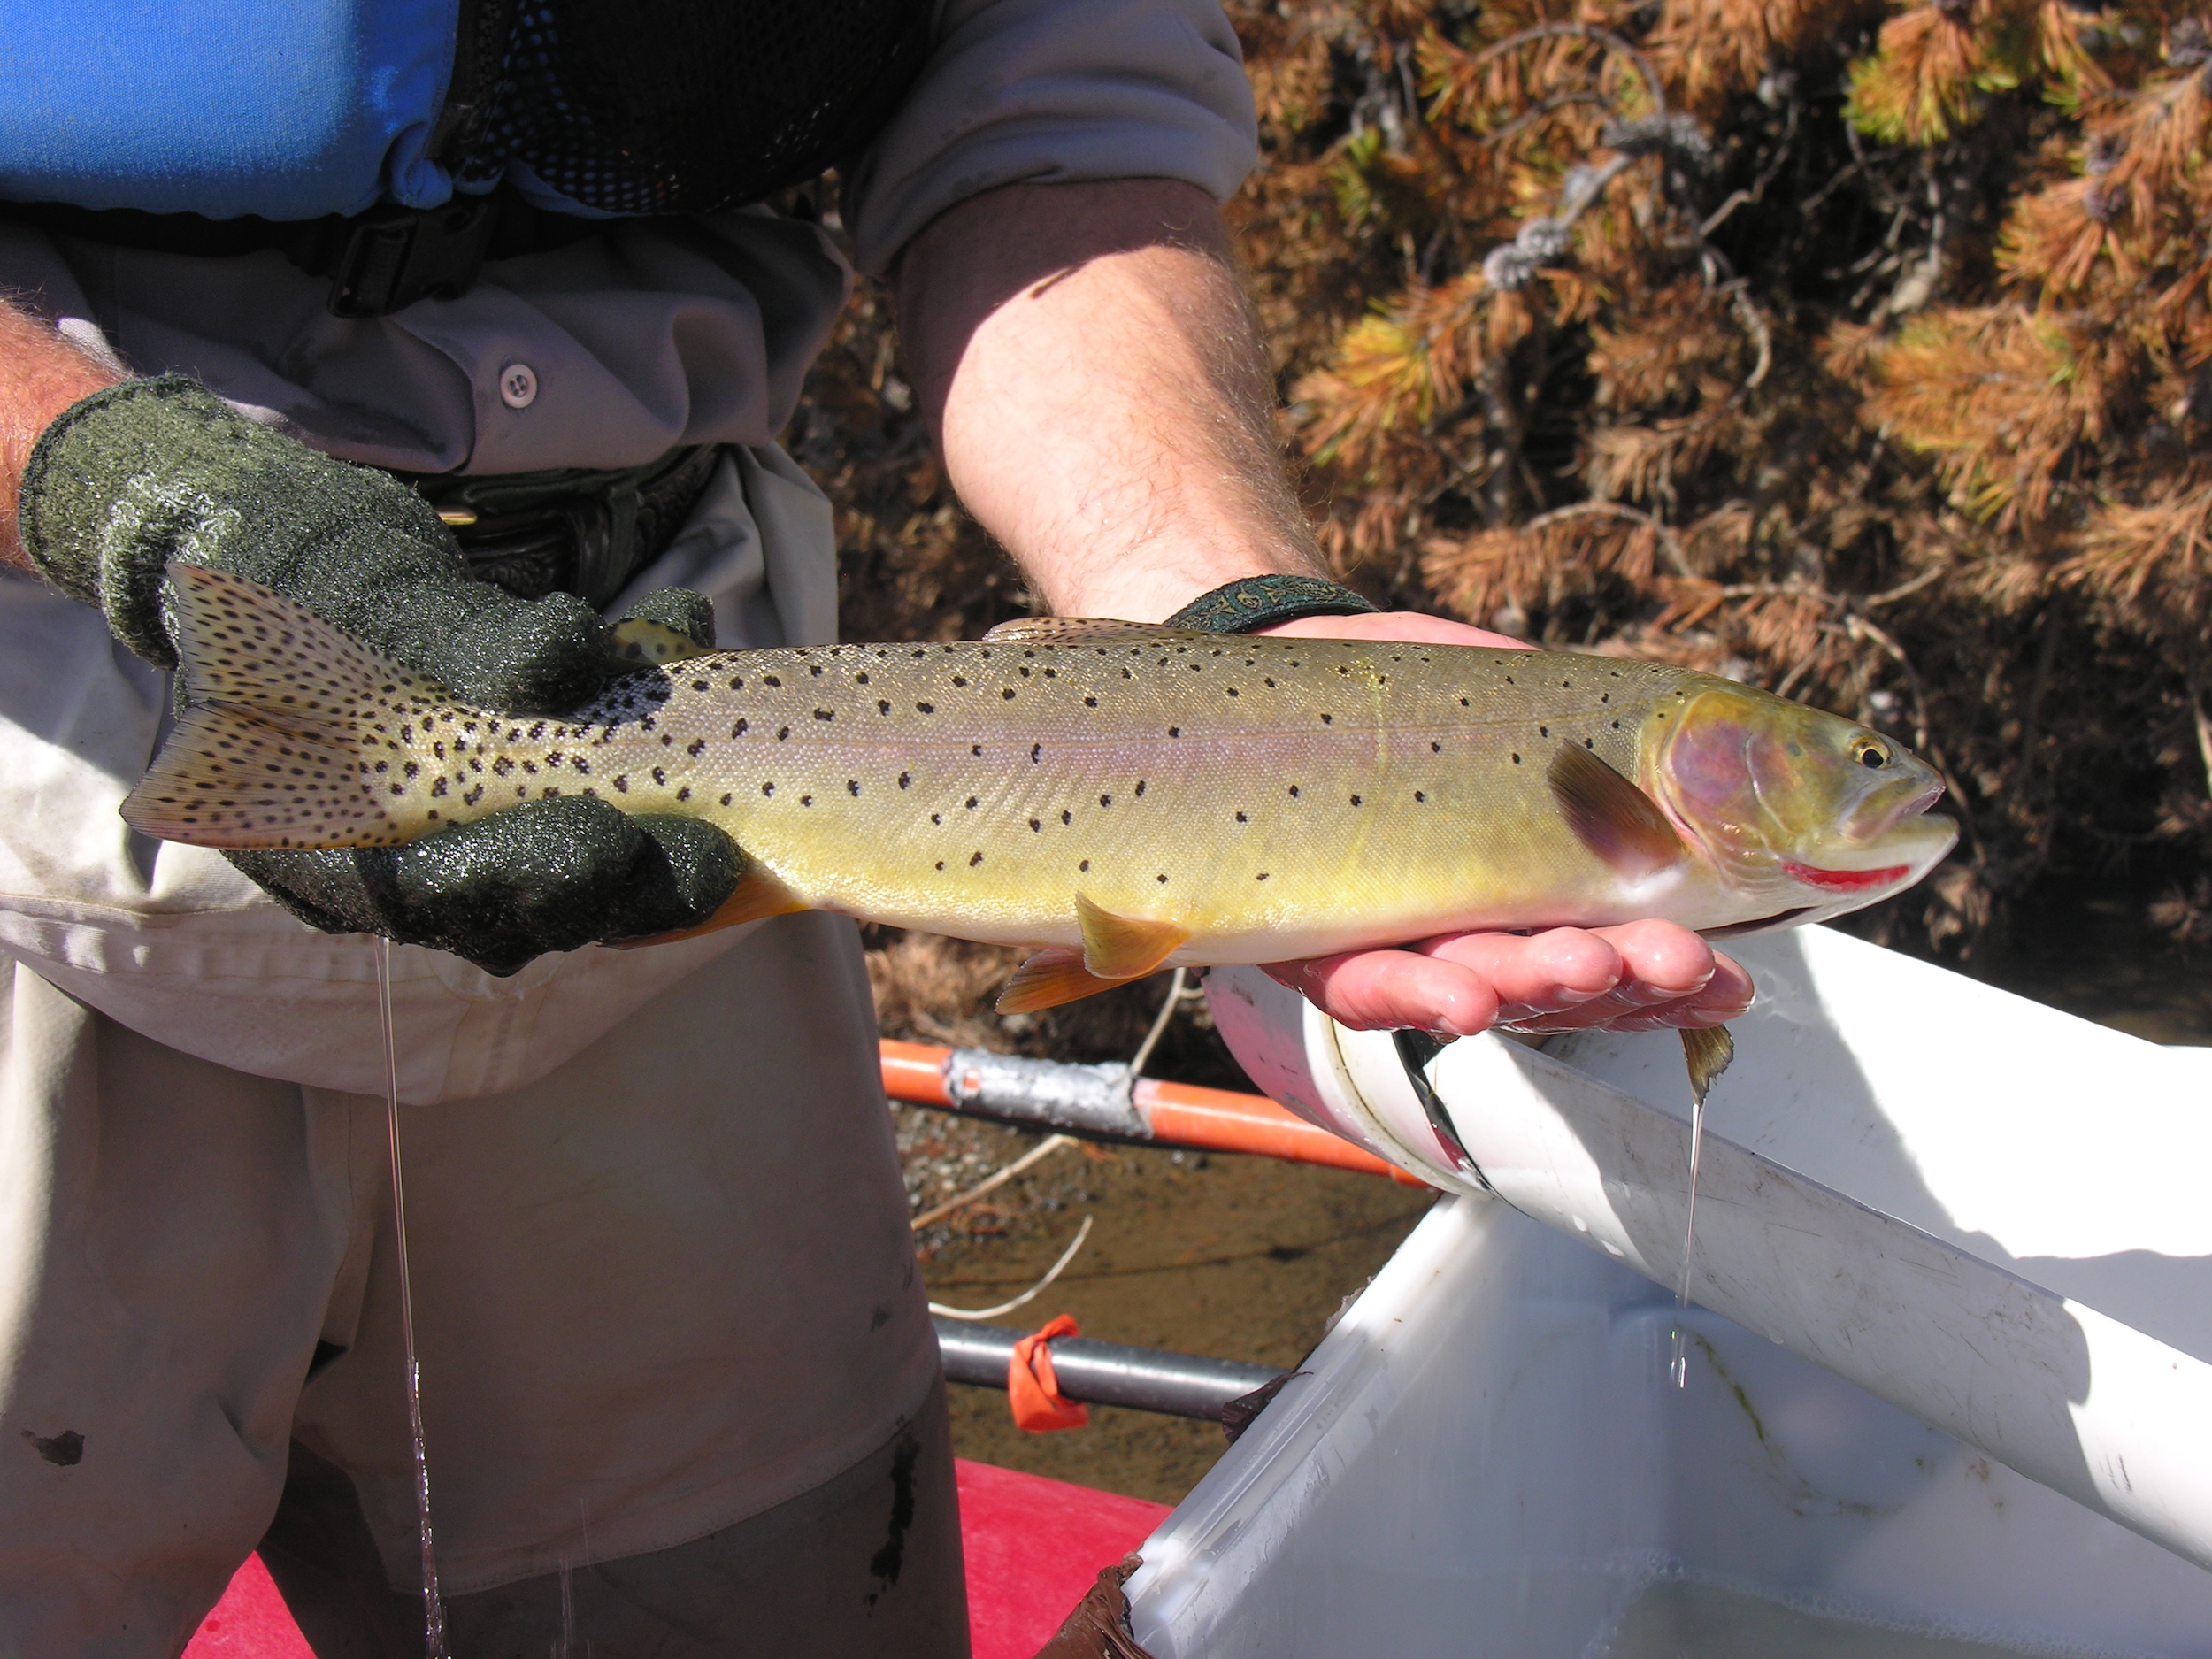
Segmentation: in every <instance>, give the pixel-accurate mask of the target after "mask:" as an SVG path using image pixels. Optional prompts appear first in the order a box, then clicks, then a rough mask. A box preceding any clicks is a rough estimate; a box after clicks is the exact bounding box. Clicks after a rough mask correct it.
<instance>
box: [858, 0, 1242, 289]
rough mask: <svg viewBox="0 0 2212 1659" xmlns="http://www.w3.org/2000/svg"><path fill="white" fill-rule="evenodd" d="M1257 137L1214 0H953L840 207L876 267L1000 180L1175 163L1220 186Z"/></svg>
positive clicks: (1179, 175) (1204, 185)
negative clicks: (933, 41) (925, 228)
mask: <svg viewBox="0 0 2212 1659" xmlns="http://www.w3.org/2000/svg"><path fill="white" fill-rule="evenodd" d="M1256 153H1257V139H1256V129H1255V122H1254V117H1253V111H1252V88H1251V85H1250V83H1249V82H1248V81H1246V79H1245V75H1244V62H1243V58H1242V55H1241V54H1240V51H1239V50H1238V47H1237V38H1236V35H1235V34H1234V32H1233V31H1232V30H1231V28H1230V27H1229V21H1228V19H1227V17H1226V16H1225V14H1224V13H1223V12H1222V9H1221V7H1220V5H1219V4H1218V3H1217V0H948V4H947V5H946V8H945V16H944V19H943V20H942V23H941V27H940V31H939V35H938V41H937V45H936V49H935V50H934V51H933V53H932V54H931V57H930V59H929V62H928V63H927V64H926V65H925V66H924V68H923V70H922V73H921V78H920V79H919V80H918V81H917V82H916V83H915V86H914V89H913V90H912V92H911V93H910V95H909V96H908V97H907V99H906V101H905V103H904V104H902V106H901V108H900V109H899V111H898V113H897V114H896V116H895V117H894V118H893V119H892V122H891V125H890V126H889V127H887V129H886V130H885V132H884V133H883V134H882V135H881V136H880V137H879V139H878V140H877V142H876V143H875V145H874V146H873V147H872V149H871V150H869V152H868V154H867V155H866V156H864V157H863V158H862V160H861V162H860V164H859V165H858V166H857V167H856V168H855V169H854V171H853V173H852V176H851V178H850V180H849V183H848V185H847V187H846V191H845V199H844V214H845V222H846V224H847V226H848V227H849V228H850V230H851V232H852V234H853V238H854V242H855V244H856V249H857V263H858V265H859V266H860V268H861V269H862V270H864V271H866V272H870V273H881V272H883V271H886V270H887V269H888V268H889V267H890V265H891V264H892V262H893V261H894V260H895V259H896V258H897V257H898V254H899V250H901V249H902V248H903V247H904V246H905V245H906V244H907V242H909V241H910V240H911V239H912V238H913V236H914V234H915V233H917V232H918V231H919V230H920V229H921V228H922V227H923V226H925V225H926V224H928V223H929V221H930V220H931V219H934V218H936V217H937V215H938V214H940V213H941V212H943V211H945V210H946V209H947V208H949V207H951V206H953V205H954V204H956V203H959V202H962V201H964V200H965V199H966V198H967V197H969V196H976V195H979V194H980V193H981V192H983V191H985V190H988V189H992V188H995V187H997V186H999V185H1002V184H1018V183H1033V184H1067V183H1076V182H1079V181H1083V180H1098V179H1146V178H1152V179H1179V180H1184V181H1186V182H1187V183H1190V184H1194V185H1196V186H1197V187H1198V188H1201V189H1202V190H1206V191H1208V192H1210V194H1211V195H1212V196H1214V197H1215V198H1216V199H1217V200H1223V201H1225V200H1226V199H1227V198H1228V197H1229V196H1231V195H1232V194H1233V192H1234V191H1235V189H1236V188H1237V186H1238V184H1239V183H1240V182H1241V181H1242V180H1243V178H1244V175H1245V173H1247V172H1248V170H1249V169H1250V168H1251V165H1252V163H1253V160H1254V158H1255V157H1256Z"/></svg>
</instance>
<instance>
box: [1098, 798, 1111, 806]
mask: <svg viewBox="0 0 2212 1659" xmlns="http://www.w3.org/2000/svg"><path fill="white" fill-rule="evenodd" d="M1098 803H1099V805H1101V806H1111V805H1113V803H1114V797H1113V796H1111V795H1101V796H1099V797H1098Z"/></svg>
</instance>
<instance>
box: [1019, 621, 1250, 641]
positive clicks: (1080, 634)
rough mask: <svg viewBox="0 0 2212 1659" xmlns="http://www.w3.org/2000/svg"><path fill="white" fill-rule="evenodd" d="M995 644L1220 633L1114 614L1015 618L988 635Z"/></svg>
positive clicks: (1207, 637)
mask: <svg viewBox="0 0 2212 1659" xmlns="http://www.w3.org/2000/svg"><path fill="white" fill-rule="evenodd" d="M983 637H984V639H985V640H986V641H988V642H989V643H991V644H993V645H1004V644H1008V643H1012V644H1019V645H1037V644H1045V645H1073V644H1078V643H1087V642H1088V641H1093V640H1118V639H1135V638H1143V639H1148V640H1207V641H1216V642H1218V641H1219V639H1220V635H1218V634H1203V633H1201V632H1200V631H1199V630H1197V629H1196V628H1164V627H1162V626H1160V625H1159V624H1158V623H1156V622H1121V621H1117V620H1116V619H1115V618H1112V617H1016V618H1014V619H1013V620H1012V621H1011V622H1002V623H1000V624H999V625H998V626H996V627H995V628H993V629H992V630H991V631H990V632H989V633H987V634H985V635H984V636H983Z"/></svg>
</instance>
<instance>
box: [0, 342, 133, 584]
mask: <svg viewBox="0 0 2212 1659" xmlns="http://www.w3.org/2000/svg"><path fill="white" fill-rule="evenodd" d="M120 378H121V377H120V376H119V375H118V374H117V373H115V371H114V370H113V369H111V368H110V367H108V366H106V365H104V364H101V363H98V362H96V361H95V360H94V359H93V358H91V357H88V356H87V355H86V354H85V353H83V352H82V351H80V350H79V349H77V348H76V347H75V346H73V345H72V344H71V343H70V342H68V341H67V340H65V339H64V338H63V337H62V336H61V335H60V334H58V333H56V332H55V330H54V328H53V326H52V325H51V324H50V323H47V322H46V321H44V320H43V319H41V318H38V317H35V316H33V315H32V314H31V313H30V312H28V311H23V310H21V309H20V308H19V307H17V306H14V305H11V304H9V303H7V302H6V301H4V300H0V565H12V566H13V567H14V568H16V569H18V570H27V569H28V568H30V561H29V560H28V559H27V557H25V555H24V552H23V549H22V547H21V545H20V544H19V541H17V539H16V534H15V503H16V494H17V491H18V490H19V488H21V487H22V483H23V467H24V464H25V463H26V462H27V461H28V460H29V459H30V457H31V446H32V445H33V444H35V443H36V442H38V435H39V434H41V433H42V432H43V431H45V430H46V428H47V427H48V426H50V424H52V421H53V419H54V417H55V416H57V415H58V414H60V413H61V412H62V411H63V410H65V409H67V408H68V407H69V406H70V405H71V404H72V403H76V402H77V401H78V400H79V399H80V398H83V397H88V396H91V395H92V394H93V393H94V392H96V391H98V390H99V389H100V388H102V387H103V386H109V385H112V384H113V383H114V382H115V381H116V380H119V379H120Z"/></svg>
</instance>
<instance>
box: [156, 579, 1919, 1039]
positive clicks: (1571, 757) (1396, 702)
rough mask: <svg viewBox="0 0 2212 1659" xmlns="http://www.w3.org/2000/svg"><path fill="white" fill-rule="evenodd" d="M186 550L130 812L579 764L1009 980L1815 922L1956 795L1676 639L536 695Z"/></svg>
mask: <svg viewBox="0 0 2212 1659" xmlns="http://www.w3.org/2000/svg"><path fill="white" fill-rule="evenodd" d="M171 573H172V575H173V578H174V580H175V583H176V588H177V591H178V596H179V600H180V646H181V656H182V657H183V660H184V664H185V667H184V672H185V675H186V687H187V693H188V699H189V704H190V706H189V708H188V711H187V712H186V714H185V715H184V716H183V718H181V720H180V722H179V724H178V726H177V728H176V730H175V732H174V733H173V735H172V736H171V737H170V739H169V741H168V743H167V744H166V746H165V748H164V749H163V750H162V752H161V754H160V756H159V757H158V758H157V761H156V762H155V764H154V765H153V767H152V768H151V769H150V771H149V772H148V773H147V775H146V778H145V780H143V781H142V783H141V784H140V785H139V787H137V789H136V790H135V791H134V792H133V794H132V795H131V796H130V798H129V800H128V801H127V803H125V805H124V808H123V815H124V817H125V818H127V819H128V820H129V822H130V823H131V824H132V825H133V826H135V827H137V828H139V829H141V830H144V831H146V832H148V833H151V834H155V835H158V836H163V837H165V838H166V839H168V840H171V841H188V842H193V843H196V844H197V845H200V846H205V847H223V848H311V847H373V846H381V845H391V844H395V843H398V842H403V841H413V840H415V839H417V838H419V837H420V836H424V835H428V834H434V833H437V832H438V831H440V830H441V829H443V828H445V827H447V826H450V825H454V824H458V823H464V822H466V821H468V820H470V819H472V818H482V817H484V816H485V815H487V814H488V813H492V812H495V811H497V810H500V809H501V808H503V807H507V806H512V805H515V804H517V803H520V802H525V801H535V800H541V799H544V798H546V797H548V796H551V795H563V794H570V795H576V794H580V795H596V796H598V797H599V798H601V799H603V800H605V801H609V802H611V803H614V804H616V805H617V806H619V807H622V808H624V809H625V810H630V811H634V812H641V813H643V812H652V813H684V814H691V815H695V816H697V817H700V818H706V819H709V820H710V821H711V822H713V823H715V824H717V825H718V826H721V827H722V828H723V829H724V830H726V831H727V832H728V833H729V834H730V836H731V837H732V838H733V840H734V841H736V842H737V843H738V845H739V846H740V847H741V848H742V849H743V850H744V853H745V855H746V859H747V867H746V872H745V875H744V877H743V879H742V880H741V883H740V885H739V887H738V890H737V892H736V893H735V894H734V895H733V897H732V898H731V900H730V902H728V904H726V906H725V907H724V908H723V910H722V911H721V912H720V913H719V914H718V917H717V918H716V920H717V922H718V923H734V922H740V921H744V920H749V919H752V918H758V917H763V916H770V915H776V914H780V913H782V912H786V911H789V910H802V909H809V908H813V909H821V910H838V911H842V912H844V913H845V914H847V915H850V916H856V917H859V918H864V919H865V920H869V921H875V922H884V923H889V924H892V925H895V926H901V927H914V928H921V929H924V930H926V931H928V932H932V933H949V934H952V935H955V936H956V937H959V938H963V939H972V940H979V941H984V942H987V943H993V944H1007V945H1025V946H1030V947H1034V948H1037V949H1039V952H1040V954H1039V955H1037V956H1034V957H1033V958H1032V959H1031V960H1030V961H1029V962H1027V963H1026V964H1024V966H1023V967H1022V968H1021V969H1020V970H1019V972H1018V973H1017V974H1016V975H1015V977H1014V979H1012V980H1011V981H1010V983H1009V985H1008V987H1007V989H1006V993H1005V995H1004V996H1003V997H1002V999H1001V1002H1000V1007H1001V1009H1002V1010H1005V1011H1009V1012H1015V1011H1021V1010H1031V1009H1039V1008H1048V1007H1051V1006H1053V1005H1055V1004H1056V1003H1060V1002H1069V1001H1071V1000H1073V999H1074V998H1076V997H1079V996H1084V995H1089V994H1090V993H1091V992H1094V991H1097V990H1101V989H1103V988H1105V987H1108V986H1110V985H1114V984H1118V983H1121V982H1123V981H1125V980H1128V979H1134V978H1137V977H1139V976H1141V975H1144V974H1148V973H1150V972H1154V971H1155V970H1156V969H1158V968H1161V967H1163V966H1167V965H1172V964H1211V963H1254V962H1274V961H1279V960H1284V959H1286V958H1294V957H1304V956H1323V955H1327V954H1330V953H1333V952H1336V951H1341V950H1348V949H1355V948H1358V947H1363V946H1375V945H1389V944H1398V943H1402V942H1405V941H1409V940H1415V939H1420V938H1425V937H1428V936H1431V935H1433V934H1437V933H1449V932H1456V931H1459V930H1462V929H1469V928H1536V927H1547V926H1561V925H1566V924H1574V925H1578V926H1602V925H1605V924H1608V923H1616V922H1626V921H1632V920H1635V919H1638V918H1647V917H1653V918H1665V919H1669V920H1672V921H1676V922H1679V923H1681V924H1683V925H1685V926H1689V927H1693V928H1696V929H1699V930H1701V932H1704V933H1708V934H1712V935H1721V934H1727V933H1745V932H1750V931H1753V930H1755V929H1757V928H1761V927H1772V926H1786V925H1789V924H1792V923H1798V922H1808V921H1816V920H1819V919H1822V918H1827V917H1832V916H1836V915H1839V914H1841V913H1842V912H1844V911H1847V910H1856V909H1858V908H1859V907H1860V906H1862V905H1864V904H1867V903H1870V902H1873V901H1874V900H1876V899H1878V898H1881V897H1883V896H1885V895H1887V894H1890V893H1893V892H1895V891H1897V890H1898V889H1899V888H1901V887H1905V886H1907V885H1909V883H1911V882H1913V881H1916V880H1917V879H1919V878H1920V877H1921V876H1923V875H1924V874H1925V873H1926V872H1927V871H1928V870H1929V869H1930V867H1931V866H1932V865H1933V864H1935V863H1936V862H1937V860H1939V858H1941V857H1942V856H1943V855H1944V854H1945V852H1947V850H1948V849H1949V848H1950V846H1951V843H1952V841H1953V839H1954V837H1955V833H1956V831H1955V826H1953V825H1952V824H1951V822H1950V821H1949V820H1948V819H1947V818H1929V817H1926V816H1924V814H1925V813H1926V811H1927V809H1928V808H1929V807H1930V806H1931V805H1932V804H1933V803H1934V802H1935V800H1936V799H1937V797H1938V796H1939V795H1940V794H1941V793H1942V787H1941V785H1940V783H1939V781H1938V780H1937V778H1936V775H1935V773H1934V772H1932V770H1931V769H1930V768H1929V767H1928V766H1927V765H1926V764H1924V763H1923V762H1922V761H1920V760H1919V759H1917V758H1916V757H1914V756H1913V755H1911V754H1910V753H1909V752H1908V751H1906V750H1905V749H1903V748H1901V746H1899V745H1898V744H1896V743H1893V742H1892V741H1890V740H1889V739H1887V738H1886V737H1883V736H1881V735H1880V734H1879V733H1875V732H1872V731H1870V730H1869V729H1868V728H1866V727H1865V726H1858V725H1855V724H1854V723H1852V722H1851V721H1848V720H1843V719H1839V718H1835V717H1833V716H1831V715H1826V714H1822V713H1819V712H1817V711H1816V710H1811V709H1808V708H1806V707H1804V706H1802V705H1801V704H1799V703H1790V702H1786V701H1785V700H1783V699H1781V698H1779V697H1775V696H1770V695H1767V694H1766V693H1764V692H1761V691H1755V690H1752V689H1749V688H1747V687H1743V686H1739V685H1735V684H1733V683H1732V682H1730V681H1728V680H1717V679H1713V678H1711V677H1709V676H1707V675H1703V674H1697V673H1692V672H1687V671H1685V670H1682V669H1677V668H1668V667H1663V666H1660V665H1657V664H1648V663H1636V662H1623V661H1616V660H1613V659H1611V658H1608V657H1584V656H1571V655H1562V654H1557V653H1551V652H1540V651H1512V650H1485V649H1464V648H1459V647H1450V646H1436V645H1416V644H1400V643H1392V642H1387V641H1336V640H1310V639H1272V638H1251V637H1244V636H1223V635H1217V634H1193V633H1185V632H1179V631H1177V630H1173V629H1168V628H1160V627H1152V626H1137V625H1134V624H1130V623H1118V622H1079V621H1065V620H1052V619H1047V620H1041V621H1037V622H1031V623H1019V624H1012V625H1010V626H1007V627H1003V628H1000V629H996V630H995V631H994V633H993V634H992V636H991V637H989V638H987V639H985V640H982V641H969V642H963V643H957V644H931V645H915V644H905V645H839V646H824V647H814V648H809V649H785V650H759V651H715V652H709V653H705V654H702V655H697V656H693V657H688V658H687V659H684V660H680V661H672V662H669V663H666V664H661V665H659V666H655V667H649V668H646V669H642V670H641V671H640V672H635V673H632V674H628V675H626V676H625V677H623V678H622V679H620V680H616V681H615V682H613V683H612V684H611V686H610V687H608V689H607V690H606V691H605V692H604V694H603V695H601V696H600V697H599V699H598V700H597V701H595V703H592V704H591V705H590V706H588V707H587V708H582V709H579V710H575V711H574V712H572V713H571V714H568V715H566V716H564V717H561V718H538V717H534V716H513V715H505V714H500V713H497V712H494V711H492V710H481V709H470V708H465V707H461V706H458V705H457V704H456V703H454V702H453V701H452V700H451V699H450V698H449V697H448V696H447V695H446V694H445V693H444V692H443V691H442V689H441V688H440V687H437V686H435V685H434V684H431V683H429V682H427V681H426V680H423V679H422V678H421V677H420V676H419V675H415V674H411V673H410V672H407V671H405V670H403V669H401V668H398V667H396V666H395V665H394V664H390V663H388V662H386V661H384V660H382V659H380V658H379V657H375V656H373V654H371V653H370V652H369V651H368V650H366V649H365V648H364V647H362V646H360V645H359V644H357V642H355V641H352V640H350V639H349V638H347V637H346V636H345V635H343V634H340V633H338V632H337V631H336V630H335V629H334V628H332V627H330V626H328V625H327V624H326V623H324V622H322V621H320V620H319V619H318V618H315V617H313V616H312V615H311V614H309V613H308V612H307V611H304V610H303V609H301V608H300V607H299V606H297V605H296V604H294V603H292V602H290V601H289V600H287V599H284V598H282V597H280V596H279V595H275V594H273V593H270V592H269V591H267V590H266V589H265V588H258V587H257V586H256V585H254V584H252V583H250V582H247V581H244V580H240V579H238V578H236V577H232V576H227V575H223V574H220V573H219V572H213V571H208V570H203V569H199V568H196V567H190V566H172V569H171Z"/></svg>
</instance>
